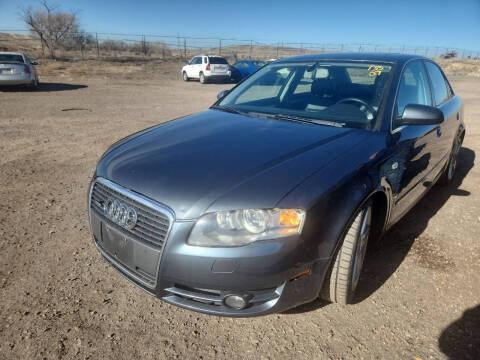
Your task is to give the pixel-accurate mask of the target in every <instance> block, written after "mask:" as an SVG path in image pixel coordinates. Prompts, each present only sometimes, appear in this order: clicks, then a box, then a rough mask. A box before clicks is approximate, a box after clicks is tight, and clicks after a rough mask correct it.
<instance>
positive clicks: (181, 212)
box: [97, 110, 369, 219]
mask: <svg viewBox="0 0 480 360" xmlns="http://www.w3.org/2000/svg"><path fill="white" fill-rule="evenodd" d="M368 135H369V132H368V131H363V130H353V129H345V128H337V127H329V126H323V125H315V124H308V123H301V122H293V121H285V120H274V119H267V118H258V117H257V118H256V117H249V116H243V115H237V114H231V113H226V112H223V111H218V110H207V111H204V112H201V113H198V114H195V115H191V116H187V117H184V118H181V119H178V120H175V121H171V122H168V123H165V124H162V125H159V126H156V127H153V128H150V129H148V130H145V131H142V132H140V133H138V134H135V135H132V136H130V137H128V138H126V139H124V140H122V141H120V142H118V143H117V144H115V145H114V146H112V147H111V148H110V149H109V150H108V151H107V152H106V153H105V154H104V156H103V157H102V159H101V160H100V162H99V164H98V166H97V176H102V177H105V178H107V179H109V180H111V181H113V182H115V183H117V184H119V185H121V186H124V187H126V188H128V189H130V190H132V191H135V192H138V193H140V194H142V195H144V196H147V197H149V198H151V199H153V200H155V201H157V202H160V203H162V204H164V205H166V206H168V207H170V208H171V209H172V210H173V211H174V212H175V216H176V218H177V219H194V218H197V217H198V216H200V215H202V214H203V213H204V212H206V211H218V210H226V209H239V208H245V207H249V208H270V207H274V206H275V204H277V203H278V202H279V201H280V200H281V198H282V197H284V196H285V195H286V194H287V193H288V192H289V191H291V190H292V189H293V188H294V187H295V186H297V185H298V184H299V183H300V182H302V181H303V180H304V179H305V178H306V177H308V176H309V175H310V174H312V173H314V172H317V171H318V170H320V169H321V168H322V167H324V166H325V165H326V164H328V163H329V162H330V161H333V160H334V159H335V158H337V157H338V156H340V155H342V154H343V153H344V152H345V151H347V150H348V149H350V148H351V147H352V146H354V145H355V144H357V143H358V142H359V141H362V139H364V138H365V137H366V136H368Z"/></svg>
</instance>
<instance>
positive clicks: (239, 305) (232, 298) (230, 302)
mask: <svg viewBox="0 0 480 360" xmlns="http://www.w3.org/2000/svg"><path fill="white" fill-rule="evenodd" d="M223 302H224V303H225V305H227V306H229V307H231V308H234V309H237V310H242V309H244V308H245V307H246V306H247V300H246V299H245V298H243V297H241V296H239V295H228V296H226V297H225V299H223Z"/></svg>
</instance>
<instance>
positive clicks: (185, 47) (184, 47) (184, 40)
mask: <svg viewBox="0 0 480 360" xmlns="http://www.w3.org/2000/svg"><path fill="white" fill-rule="evenodd" d="M183 60H187V38H183Z"/></svg>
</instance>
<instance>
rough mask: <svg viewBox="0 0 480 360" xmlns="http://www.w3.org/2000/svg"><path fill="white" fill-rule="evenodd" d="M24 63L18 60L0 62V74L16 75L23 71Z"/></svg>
mask: <svg viewBox="0 0 480 360" xmlns="http://www.w3.org/2000/svg"><path fill="white" fill-rule="evenodd" d="M25 68H26V65H25V64H23V63H20V62H13V61H12V62H9V61H4V62H0V75H16V74H23V73H25Z"/></svg>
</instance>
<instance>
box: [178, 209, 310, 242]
mask: <svg viewBox="0 0 480 360" xmlns="http://www.w3.org/2000/svg"><path fill="white" fill-rule="evenodd" d="M304 220H305V211H304V210H301V209H268V210H260V209H245V210H235V211H221V212H216V213H209V214H205V215H203V216H202V217H201V218H200V219H199V220H198V221H197V223H196V224H195V226H194V227H193V230H192V232H191V234H190V237H189V238H188V241H187V242H188V244H190V245H195V246H221V247H226V246H242V245H247V244H250V243H251V242H254V241H258V240H267V239H276V238H281V237H285V236H290V235H293V234H300V233H301V232H302V228H303V223H304Z"/></svg>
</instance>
